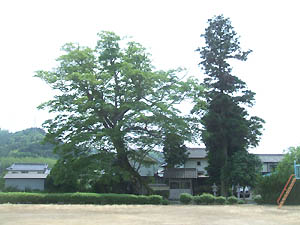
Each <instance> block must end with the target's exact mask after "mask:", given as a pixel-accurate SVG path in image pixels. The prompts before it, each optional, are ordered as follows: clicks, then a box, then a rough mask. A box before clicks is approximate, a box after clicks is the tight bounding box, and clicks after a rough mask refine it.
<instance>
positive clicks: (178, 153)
mask: <svg viewBox="0 0 300 225" xmlns="http://www.w3.org/2000/svg"><path fill="white" fill-rule="evenodd" d="M163 154H164V158H165V162H166V163H167V167H168V168H174V167H175V166H181V165H183V164H184V163H185V162H186V160H187V159H188V151H187V147H186V146H185V145H184V139H182V138H181V137H179V136H178V135H175V134H167V135H166V137H165V140H164V148H163Z"/></svg>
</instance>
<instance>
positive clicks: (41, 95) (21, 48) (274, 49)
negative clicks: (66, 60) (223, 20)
mask: <svg viewBox="0 0 300 225" xmlns="http://www.w3.org/2000/svg"><path fill="white" fill-rule="evenodd" d="M299 5H300V3H298V2H297V0H295V1H292V0H284V1H279V0H278V1H276V0H272V1H271V0H264V1H261V0H251V1H248V0H244V1H239V0H226V1H225V0H220V1H218V0H210V1H204V0H195V1H194V0H185V1H183V0H182V1H176V0H151V1H150V0H149V1H148V0H127V1H126V0H110V1H104V0H94V1H92V0H85V1H76V0H71V1H67V0H59V1H57V0H43V1H41V0H35V1H34V0H26V1H23V0H10V1H5V0H3V1H0V31H1V33H0V65H1V70H0V71H1V75H0V99H1V103H0V105H1V110H0V128H1V129H6V130H9V131H11V132H15V131H19V130H23V129H26V128H30V127H41V124H42V122H43V121H44V120H46V119H48V118H50V115H49V114H48V113H47V112H46V111H41V110H37V106H38V105H39V104H41V103H42V102H45V101H47V100H50V99H51V97H52V96H53V92H52V91H51V89H50V88H49V87H48V86H47V85H46V84H45V83H43V81H41V80H39V78H35V77H34V75H35V71H37V70H51V68H53V67H55V65H56V61H55V59H56V58H57V57H58V56H59V55H60V54H62V52H61V51H60V48H61V47H62V45H63V44H65V43H68V42H77V43H79V44H81V45H84V46H90V47H94V46H95V44H96V41H97V33H98V32H100V31H102V30H108V31H113V32H115V33H116V34H118V35H120V36H130V37H132V39H133V40H135V41H137V42H140V43H141V44H142V45H143V46H145V47H146V48H147V49H148V51H149V52H150V53H151V54H152V60H153V64H154V66H155V67H156V68H157V69H165V70H166V69H171V68H177V67H184V68H186V69H187V71H188V76H194V77H197V78H198V79H203V77H204V74H203V71H202V70H201V69H200V68H199V66H198V63H199V62H200V57H199V53H198V52H196V51H195V49H197V48H198V47H201V46H203V40H202V39H201V38H200V35H201V34H203V33H204V30H205V28H206V27H207V20H208V19H209V18H212V17H213V16H215V15H220V14H223V15H224V16H225V17H229V18H230V19H231V21H232V25H233V27H234V29H235V31H236V32H237V33H238V35H240V36H241V38H240V41H241V46H242V47H243V48H244V49H245V50H248V49H252V50H253V53H251V54H250V55H249V57H248V60H247V61H246V62H239V63H235V64H234V65H233V72H234V75H236V76H238V77H239V78H240V79H242V80H243V81H245V82H246V83H247V85H248V88H249V89H250V90H252V91H253V92H255V93H256V104H255V106H254V107H253V108H252V109H251V110H250V111H249V112H250V113H251V115H256V116H259V117H261V118H263V119H264V120H265V121H266V124H265V126H264V132H263V136H262V139H261V142H260V145H259V146H258V147H257V148H255V149H252V150H251V151H252V152H255V153H282V152H283V150H286V149H287V148H288V147H291V146H299V145H300V132H298V126H299V125H300V103H299V96H300V94H299V80H300V78H299V53H300V44H299V40H300V30H299V22H300V13H299V10H300V6H299Z"/></svg>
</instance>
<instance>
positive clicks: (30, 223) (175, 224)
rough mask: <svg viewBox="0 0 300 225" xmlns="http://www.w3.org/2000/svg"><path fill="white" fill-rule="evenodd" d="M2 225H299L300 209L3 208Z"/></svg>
mask: <svg viewBox="0 0 300 225" xmlns="http://www.w3.org/2000/svg"><path fill="white" fill-rule="evenodd" d="M0 224H1V225H15V224H18V225H52V224H53V225H54V224H55V225H61V224H64V225H68V224H70V225H79V224H80V225H89V224H93V225H94V224H101V225H119V224H122V225H136V224H141V225H148V224H151V225H156V224H158V225H196V224H197V225H206V224H207V225H208V224H209V225H215V224H222V225H226V224H229V225H247V224H249V225H250V224H251V225H273V224H274V225H275V224H276V225H279V224H280V225H284V224H297V225H299V224H300V206H283V208H282V209H277V207H276V206H257V205H236V206H196V205H191V206H182V205H169V206H154V205H135V206H133V205H132V206H131V205H129V206H128V205H105V206H95V205H12V204H3V205H0Z"/></svg>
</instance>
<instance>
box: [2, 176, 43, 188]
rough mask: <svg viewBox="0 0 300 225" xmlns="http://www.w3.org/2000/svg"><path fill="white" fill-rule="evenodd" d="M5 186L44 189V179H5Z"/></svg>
mask: <svg viewBox="0 0 300 225" xmlns="http://www.w3.org/2000/svg"><path fill="white" fill-rule="evenodd" d="M5 187H6V188H7V187H15V188H18V189H19V190H22V191H23V190H25V188H30V189H31V190H44V179H5Z"/></svg>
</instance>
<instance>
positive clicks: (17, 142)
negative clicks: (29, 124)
mask: <svg viewBox="0 0 300 225" xmlns="http://www.w3.org/2000/svg"><path fill="white" fill-rule="evenodd" d="M45 135H46V133H45V131H44V130H42V129H40V128H30V129H26V130H22V131H18V132H15V133H10V132H8V131H6V130H1V129H0V157H15V158H25V157H44V158H54V157H55V156H54V154H53V145H51V144H47V143H43V140H44V137H45Z"/></svg>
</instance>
